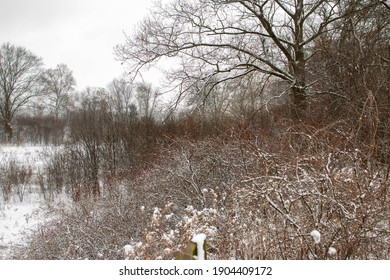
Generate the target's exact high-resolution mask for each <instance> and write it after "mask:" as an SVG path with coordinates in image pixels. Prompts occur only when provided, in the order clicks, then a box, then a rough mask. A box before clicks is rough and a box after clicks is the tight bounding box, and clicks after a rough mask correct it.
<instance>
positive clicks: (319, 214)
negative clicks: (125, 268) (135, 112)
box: [13, 123, 390, 259]
mask: <svg viewBox="0 0 390 280" xmlns="http://www.w3.org/2000/svg"><path fill="white" fill-rule="evenodd" d="M342 125H343V124H342V123H335V124H334V125H333V126H330V127H327V128H326V129H314V128H313V127H310V126H306V127H303V126H301V127H300V128H294V127H290V128H289V129H287V130H285V131H283V132H279V133H278V134H273V135H264V134H263V133H261V131H256V132H253V131H252V132H251V133H250V134H245V135H232V136H230V137H213V138H206V139H202V140H196V141H195V140H189V139H187V140H186V139H183V138H180V139H173V140H172V141H171V142H170V144H169V145H164V146H162V148H161V150H160V151H159V153H158V155H156V156H155V158H154V160H153V161H152V162H150V164H149V165H147V167H146V168H144V169H143V170H138V172H137V174H136V176H135V174H131V175H130V174H129V175H127V176H122V177H121V178H118V179H117V180H111V181H110V184H109V185H107V186H105V191H104V192H103V193H102V195H101V196H100V197H98V198H97V197H95V198H93V197H90V198H85V199H81V200H80V201H78V202H76V203H75V204H74V205H72V206H69V207H68V208H66V209H65V208H58V209H57V211H59V215H57V217H59V218H57V219H53V221H52V222H50V223H47V224H45V225H43V226H41V227H40V228H39V230H38V231H36V232H35V234H34V238H33V239H32V241H31V242H30V243H29V245H28V246H26V247H24V248H22V249H21V250H20V251H18V252H15V254H14V256H13V257H14V258H16V259H125V258H126V259H173V258H175V257H176V256H177V254H178V253H179V252H180V251H182V250H183V249H184V248H185V246H186V245H187V244H188V242H189V241H190V240H191V238H192V237H193V236H194V235H196V234H200V233H203V234H206V235H207V244H208V247H207V254H208V258H209V259H389V257H390V249H389V248H390V244H389V243H390V240H389V233H390V232H389V165H388V163H386V162H383V161H381V160H379V159H376V158H374V157H368V156H367V155H368V152H367V150H365V148H364V146H363V145H361V146H360V145H356V142H355V141H353V140H351V137H350V135H351V134H350V133H349V132H348V131H347V130H346V129H345V128H343V127H342ZM382 152H384V153H388V151H382Z"/></svg>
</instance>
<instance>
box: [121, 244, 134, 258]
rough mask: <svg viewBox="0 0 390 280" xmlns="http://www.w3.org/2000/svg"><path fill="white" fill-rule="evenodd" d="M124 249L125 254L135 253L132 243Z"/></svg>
mask: <svg viewBox="0 0 390 280" xmlns="http://www.w3.org/2000/svg"><path fill="white" fill-rule="evenodd" d="M123 249H124V250H125V255H126V256H127V255H129V254H132V253H134V247H133V246H131V245H126V246H124V247H123Z"/></svg>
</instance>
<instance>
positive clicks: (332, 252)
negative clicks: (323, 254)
mask: <svg viewBox="0 0 390 280" xmlns="http://www.w3.org/2000/svg"><path fill="white" fill-rule="evenodd" d="M336 253H337V250H336V248H334V247H329V249H328V254H329V255H336Z"/></svg>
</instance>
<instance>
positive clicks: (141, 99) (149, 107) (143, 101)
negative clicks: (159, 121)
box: [136, 82, 160, 119]
mask: <svg viewBox="0 0 390 280" xmlns="http://www.w3.org/2000/svg"><path fill="white" fill-rule="evenodd" d="M136 91H137V95H136V99H137V103H138V111H139V113H140V117H144V118H145V119H151V118H153V114H154V111H155V109H156V106H157V98H158V96H159V95H160V93H159V92H158V90H157V89H155V88H153V86H152V84H150V83H145V82H143V83H138V84H137V88H136Z"/></svg>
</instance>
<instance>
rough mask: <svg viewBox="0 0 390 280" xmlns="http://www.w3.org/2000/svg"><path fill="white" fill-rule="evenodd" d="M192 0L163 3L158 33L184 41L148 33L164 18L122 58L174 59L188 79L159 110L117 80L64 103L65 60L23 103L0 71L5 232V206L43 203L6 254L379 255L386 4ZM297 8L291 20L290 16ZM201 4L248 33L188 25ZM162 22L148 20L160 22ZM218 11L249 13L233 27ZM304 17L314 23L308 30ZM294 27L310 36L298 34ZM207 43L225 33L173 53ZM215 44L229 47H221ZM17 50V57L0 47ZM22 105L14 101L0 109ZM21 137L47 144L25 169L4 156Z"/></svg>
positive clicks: (387, 246)
mask: <svg viewBox="0 0 390 280" xmlns="http://www.w3.org/2000/svg"><path fill="white" fill-rule="evenodd" d="M174 2H175V3H178V1H174ZM183 2H185V1H183ZM192 2H193V4H194V5H174V4H170V6H167V7H170V9H172V10H175V9H176V10H175V11H177V14H178V15H179V17H180V19H178V20H177V22H180V23H181V22H182V21H184V22H183V26H182V27H183V28H187V29H188V32H183V34H184V35H185V36H184V37H183V34H181V33H180V32H179V33H177V34H176V33H175V34H171V35H172V36H169V32H178V30H177V28H168V27H169V26H168V27H166V28H163V31H164V32H163V33H161V32H158V28H160V27H162V26H163V25H164V24H167V25H169V24H170V23H172V22H173V21H172V20H171V18H170V17H168V20H166V21H163V20H162V21H161V22H158V23H161V25H153V26H151V25H150V24H151V23H153V21H152V19H151V20H149V21H145V22H144V23H143V24H141V25H140V27H139V28H140V30H138V31H139V33H137V34H138V35H139V37H137V36H134V37H128V38H127V39H128V40H127V43H126V44H127V45H123V46H122V47H121V46H118V47H117V51H118V52H119V53H120V54H121V55H122V56H123V57H122V59H123V60H124V62H127V60H131V59H133V60H135V64H133V67H136V68H137V69H138V70H139V68H138V67H141V68H142V67H143V66H145V63H146V62H145V60H146V61H147V62H148V61H149V59H151V60H152V61H153V60H154V59H157V58H165V57H164V56H168V57H170V56H173V55H179V56H180V58H181V59H182V60H181V61H182V62H183V65H182V66H184V67H183V69H182V70H181V72H180V71H178V72H176V73H174V74H172V76H170V77H169V78H170V79H171V80H170V82H171V83H170V85H173V86H174V89H175V90H181V92H179V97H178V98H177V99H175V100H174V104H173V105H172V104H171V106H168V105H166V104H165V105H164V103H163V101H166V100H164V99H163V98H162V94H161V93H160V92H161V89H156V88H154V87H153V86H152V85H151V84H147V83H135V82H134V81H131V82H130V80H126V79H127V78H128V77H124V78H122V79H115V80H113V82H112V83H111V84H110V85H108V86H107V88H105V89H102V88H87V89H85V90H84V91H81V92H76V90H75V89H74V83H75V81H74V79H73V77H72V73H71V71H70V70H69V69H67V67H65V66H64V65H62V66H61V65H59V66H58V67H57V68H56V69H51V70H48V71H44V72H43V73H41V74H40V75H39V77H40V78H39V79H38V80H37V81H36V80H34V79H33V81H34V82H36V85H37V88H34V91H33V92H41V94H39V95H37V96H31V95H27V93H31V92H32V91H28V90H25V91H23V90H24V89H26V88H25V87H18V89H19V92H18V91H16V93H15V91H12V90H11V89H13V87H9V86H5V87H1V85H7V82H12V81H14V80H15V78H18V77H9V76H12V75H11V74H12V71H11V70H12V69H9V71H8V70H7V71H5V72H4V71H3V72H1V71H0V74H4V73H6V74H7V75H3V76H4V77H3V76H1V75H0V80H1V81H2V82H3V83H0V94H2V95H0V113H2V114H3V115H1V114H0V120H1V122H2V125H3V126H4V133H3V134H0V137H1V139H2V140H3V141H4V142H5V143H7V144H5V145H3V146H1V150H0V152H1V155H2V159H1V163H0V174H1V177H0V187H1V191H2V193H1V195H2V201H1V203H2V210H1V211H2V212H1V215H2V216H3V217H2V218H3V219H0V221H1V222H3V221H5V222H4V223H6V222H7V223H8V222H9V219H8V220H7V217H12V216H11V215H10V214H9V212H10V211H7V209H8V210H10V209H13V208H12V207H14V206H15V203H16V202H18V203H22V202H25V201H26V199H27V197H28V196H29V195H30V197H31V196H34V195H35V196H39V197H40V199H41V202H42V205H45V210H44V212H41V213H43V214H47V215H46V216H45V217H47V220H46V221H45V222H44V223H41V224H40V225H39V226H38V225H36V224H34V227H32V228H29V229H33V231H32V232H31V234H29V235H28V238H27V236H26V238H25V240H24V241H23V242H19V243H18V244H17V245H18V246H8V243H9V242H8V241H7V244H5V245H4V244H3V243H0V250H3V251H5V252H6V253H5V254H3V255H4V257H6V258H13V259H129V260H133V259H174V258H181V257H180V256H183V253H184V254H185V252H186V250H187V248H188V247H187V246H188V244H189V242H191V240H192V241H194V242H199V243H200V241H199V240H200V239H202V240H203V238H204V237H205V236H207V248H206V249H205V250H206V254H207V258H208V259H308V260H313V259H389V258H390V240H389V236H390V230H389V211H390V209H389V205H390V204H389V195H390V189H389V188H390V184H389V176H390V135H389V131H390V103H389V96H390V88H389V85H390V83H389V77H390V75H389V73H390V64H389V61H390V60H389V52H388V50H389V45H388V42H389V34H390V32H388V30H389V24H390V20H388V19H389V14H388V8H389V7H388V5H387V4H385V3H384V1H371V0H367V1H359V3H357V2H356V3H355V2H353V1H352V2H350V1H348V2H342V1H340V2H337V3H336V2H335V3H334V2H332V1H319V2H318V3H319V4H318V5H317V4H316V5H314V4H307V5H303V3H304V1H291V2H290V1H265V2H264V5H262V6H261V7H263V8H264V9H266V13H265V12H264V10H261V9H260V10H258V8H259V6H256V5H258V4H256V3H257V2H256V1H211V2H212V5H207V3H209V1H208V0H207V1H192ZM211 2H210V3H211ZM293 2H294V3H293ZM272 3H273V4H272ZM286 3H290V4H288V7H287V6H285V7H284V9H282V8H280V5H287V4H286ZM343 3H344V4H343ZM196 5H199V6H196ZM250 5H255V9H252V10H251V9H250ZM275 5H278V6H275ZM294 5H297V6H295V8H296V14H293V13H292V12H289V11H290V8H291V7H294ZM332 5H335V6H332ZM196 7H199V9H194V10H195V11H196V12H197V13H198V12H199V13H200V14H195V16H199V18H202V17H204V16H205V15H206V14H207V13H208V15H209V16H210V17H211V16H212V15H219V13H220V12H222V13H223V16H222V17H221V18H220V19H221V20H222V19H224V20H226V21H228V23H229V24H232V28H233V27H235V28H238V27H237V26H236V25H235V24H242V26H240V28H239V29H236V30H235V31H236V32H237V30H239V31H240V32H239V33H238V34H231V31H232V30H226V29H225V25H224V23H223V22H220V21H219V20H218V22H220V23H221V26H218V24H219V23H218V24H217V26H214V27H213V28H215V29H210V26H213V25H212V24H211V23H212V22H209V21H208V20H209V18H207V20H206V18H205V20H204V21H200V22H199V24H210V26H200V27H199V28H200V29H198V27H197V28H195V29H193V28H194V24H195V23H197V22H198V19H197V18H196V19H194V20H191V19H193V18H191V17H192V16H194V15H193V13H190V12H188V13H187V12H186V11H187V10H186V9H193V8H196ZM248 7H249V9H248ZM275 7H276V8H275ZM278 7H279V8H278ZM310 7H311V8H310ZM216 8H218V9H216ZM241 8H242V10H240V9H241ZM213 9H216V10H213ZM302 9H311V10H309V11H308V12H309V14H308V17H304V18H299V17H298V16H297V15H298V14H299V13H300V14H301V15H304V12H303V10H302ZM156 10H157V11H159V13H156V18H155V19H153V20H156V19H160V18H161V17H162V18H161V19H163V17H164V16H167V14H169V11H171V10H169V9H164V7H163V6H158V5H157V6H156ZM225 11H228V12H229V13H232V14H234V13H238V14H237V15H238V16H243V15H244V16H243V17H242V20H240V21H231V22H229V21H230V20H231V19H230V17H228V16H226V18H225ZM184 12H186V13H184ZM203 12H205V13H203ZM206 12H207V13H206ZM253 12H254V13H258V16H257V17H256V16H255V17H254V16H253V15H252V14H251V13H253ZM283 12H285V13H286V17H285V18H291V20H290V21H286V22H284V23H283V24H271V25H269V26H268V27H269V28H268V29H267V28H266V27H267V26H266V27H265V29H264V30H263V31H260V32H259V34H257V35H256V34H255V31H253V30H252V31H251V32H250V34H251V35H250V36H249V35H248V36H244V35H245V34H241V32H243V30H244V31H245V28H249V27H251V26H253V24H254V22H252V20H255V23H256V24H257V25H256V26H257V27H258V28H259V30H262V29H261V28H264V26H263V25H264V23H265V22H267V20H268V21H270V20H272V19H274V18H277V17H274V16H275V15H277V14H276V13H283ZM227 14H228V13H226V15H227ZM180 15H183V16H184V17H183V18H182V17H181V16H180ZM312 15H313V16H315V15H317V16H320V17H319V18H315V17H314V19H313V21H310V20H312V19H310V20H308V18H310V16H312ZM261 16H263V18H262V17H261ZM266 16H269V17H270V18H265V17H266ZM292 16H293V17H292ZM186 17H190V18H186ZM321 17H322V20H324V21H326V22H325V23H324V24H320V23H319V22H317V21H316V20H320V18H321ZM259 18H262V20H261V21H260V22H257V20H258V19H259ZM185 20H189V21H187V22H186V21H185ZM247 20H248V21H249V22H248V21H247ZM303 21H305V22H306V24H303ZM175 22H176V21H175ZM293 22H295V23H296V24H297V25H296V26H290V27H289V25H291V24H292V23H293ZM186 23H187V24H186ZM299 23H302V28H304V29H305V30H306V31H308V32H301V33H299V30H300V28H297V27H299V26H298V24H299ZM245 24H247V25H245ZM310 24H312V25H310ZM226 26H228V25H226ZM229 26H230V25H229ZM273 26H274V27H273ZM241 27H242V28H244V29H242V28H241ZM329 27H331V28H329ZM155 28H157V29H155ZM270 28H271V30H270ZM272 28H275V30H276V31H277V32H276V31H275V32H274V33H272V32H271V31H272ZM156 30H157V31H156ZM199 30H202V32H201V34H197V36H189V37H187V35H188V34H191V33H190V32H195V34H196V32H200V31H199ZM255 30H257V29H255ZM168 31H169V32H168ZM257 31H258V30H257ZM257 31H256V32H257ZM309 31H310V32H309ZM142 32H146V33H145V34H144V35H145V36H143V35H142V34H143V33H142ZM166 32H168V33H166ZM208 32H216V33H215V34H219V33H220V32H222V33H221V34H219V35H220V36H211V37H212V38H211V37H210V36H209V37H210V38H209V37H208V39H210V40H211V41H209V43H208V44H206V46H204V45H202V44H200V45H201V47H204V48H203V49H202V48H201V49H196V47H199V44H186V43H183V42H182V41H181V40H187V39H188V40H190V39H191V40H192V39H196V38H200V39H202V36H203V35H204V34H208ZM224 32H225V33H224ZM226 32H227V33H226ZM265 32H268V33H269V35H268V36H265V34H267V33H265ZM286 32H287V33H286ZM289 32H293V34H289ZM294 32H295V33H294ZM297 32H298V33H299V34H297ZM313 32H314V33H313ZM215 34H214V35H215ZM310 34H311V35H310ZM146 35H147V36H146ZM160 35H162V36H167V37H166V38H165V39H167V40H168V41H167V42H166V44H164V38H163V37H160ZM198 35H199V36H198ZM233 35H234V36H233ZM282 35H283V36H285V38H284V39H283V38H282V37H283V36H282ZM287 35H292V36H287ZM293 35H294V36H293ZM153 36H157V37H153ZM278 36H279V37H278ZM305 36H309V38H307V40H304V37H305ZM217 37H218V38H220V40H222V39H223V40H227V39H228V38H233V37H234V38H235V39H234V40H233V39H232V41H230V42H227V43H226V44H223V46H224V51H221V49H220V48H218V46H220V44H221V42H220V41H218V40H219V39H216V38H217ZM259 38H262V39H261V40H260V41H259V44H257V43H256V42H257V41H256V40H259ZM292 38H295V41H294V42H290V41H289V40H292ZM147 39H150V41H148V42H145V41H143V40H147ZM214 39H215V40H216V41H215V40H214ZM137 40H138V41H137ZM241 40H243V41H241ZM246 40H248V41H246ZM251 40H252V41H251ZM177 43H180V44H179V45H180V46H184V47H183V48H182V49H175V48H176V47H178V45H177ZM182 43H183V44H182ZM197 43H199V42H197ZM150 44H151V45H153V48H152V50H153V51H155V53H154V52H152V51H150V50H148V49H147V47H148V46H150ZM236 44H237V45H236ZM275 44H276V46H275ZM253 46H255V48H254V49H252V50H250V51H249V50H247V49H245V48H246V47H248V48H251V47H253ZM207 47H210V48H211V49H207ZM220 47H221V46H220ZM259 47H261V48H260V49H261V50H263V52H261V53H258V54H257V53H256V51H257V50H258V48H259ZM139 48H144V49H141V50H140V49H139ZM171 48H173V49H171ZM243 48H244V49H243ZM302 48H304V49H302ZM11 50H13V51H15V50H17V48H15V47H13V46H12V45H10V44H5V45H3V46H2V51H3V52H4V53H6V52H8V53H9V52H11ZM19 51H20V49H19ZM166 51H167V52H166ZM236 51H238V53H236ZM308 54H310V55H308ZM189 55H190V57H191V58H190V59H188V56H189ZM150 56H151V57H150ZM248 56H249V57H248ZM186 57H187V60H186ZM0 58H2V59H3V58H4V59H5V58H7V56H6V55H3V56H2V57H0ZM8 58H9V59H11V60H12V59H14V58H15V56H12V55H10V56H9V57H8ZM267 59H268V60H267ZM222 61H224V62H226V65H225V64H224V65H221V62H222ZM244 61H245V63H244ZM133 62H134V61H133ZM0 63H3V61H0ZM137 63H139V64H141V65H139V64H137ZM199 63H200V64H199ZM229 63H230V64H229ZM3 64H4V63H3ZM18 65H19V64H18V63H6V64H4V67H6V66H7V67H8V66H15V67H16V66H18ZM34 65H35V64H34ZM0 66H1V65H0ZM35 66H37V67H38V65H35ZM209 67H211V68H209ZM213 67H216V70H218V71H217V72H213V71H212V70H213ZM226 67H228V68H226ZM229 67H230V68H229ZM34 69H35V68H34ZM226 69H227V70H226ZM0 70H1V69H0ZM35 70H37V71H38V70H39V69H35ZM175 70H177V69H175ZM16 72H17V73H19V72H18V71H16ZM38 72H39V71H38ZM29 73H30V74H31V72H27V74H29ZM34 73H36V71H34ZM64 73H65V74H66V75H64ZM27 74H26V75H27ZM203 74H204V75H203ZM61 75H62V76H61ZM198 75H200V76H198ZM8 78H9V79H8ZM30 78H31V77H30ZM62 78H64V79H65V78H66V79H65V80H67V83H61V81H62ZM281 80H282V81H281ZM23 81H24V80H22V81H21V82H23ZM29 85H32V82H31V83H30V84H29ZM34 85H35V83H34ZM60 85H63V86H64V87H63V88H61V87H60ZM22 89H23V90H22ZM165 90H166V89H165ZM167 91H168V90H167ZM18 96H25V97H26V98H25V99H23V100H24V101H25V102H22V103H23V104H21V105H20V106H19V105H18V106H17V107H16V108H14V109H13V112H14V113H13V114H12V116H11V115H10V114H6V110H5V109H4V108H8V109H10V108H11V107H12V106H11V105H12V104H15V102H13V103H12V97H18ZM16 99H17V100H18V98H16ZM17 100H16V101H17ZM14 101H15V100H14ZM27 101H28V102H27ZM30 101H31V102H30ZM11 103H12V104H11ZM27 105H28V106H27ZM3 109H4V110H3ZM11 109H12V108H11ZM175 109H176V110H175ZM6 117H7V118H6ZM11 143H12V144H11ZM26 143H28V145H30V146H33V145H34V144H35V145H36V144H39V145H44V146H46V148H45V149H43V150H42V151H41V152H40V153H39V154H40V156H39V158H38V159H36V160H33V161H29V160H27V159H28V158H29V157H28V156H27V155H26V153H28V152H26V153H25V154H24V156H22V158H19V156H18V154H17V153H14V152H12V149H13V147H15V146H18V145H19V146H18V148H15V149H18V150H20V149H23V146H20V145H24V144H26ZM7 149H8V150H7ZM26 149H34V148H26ZM31 153H32V154H35V153H36V152H31ZM33 158H34V157H33ZM58 199H61V200H62V199H68V200H69V201H68V202H67V203H65V204H64V203H62V204H58V203H57V202H58ZM12 205H13V206H12ZM10 207H11V208H10ZM3 213H5V214H3ZM19 216H20V215H19ZM32 217H33V216H31V215H29V214H26V216H25V219H26V220H30V219H31V218H32ZM34 217H36V216H34ZM39 217H41V216H39ZM42 217H43V216H42ZM0 218H1V217H0ZM42 220H43V218H42ZM14 225H15V223H14ZM0 234H3V232H1V231H0ZM3 236H6V235H5V234H3ZM19 237H20V235H18V240H20V238H19ZM194 237H196V238H195V239H194ZM200 237H201V238H200ZM0 238H2V239H4V238H5V237H2V236H0ZM0 241H1V239H0ZM199 251H201V250H198V253H199ZM197 258H201V256H200V255H199V256H197Z"/></svg>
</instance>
